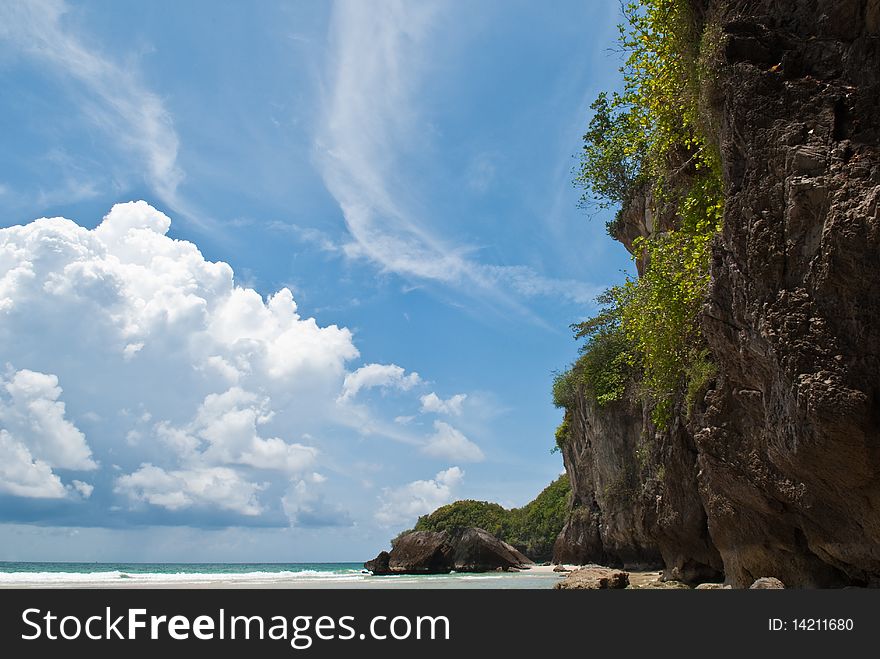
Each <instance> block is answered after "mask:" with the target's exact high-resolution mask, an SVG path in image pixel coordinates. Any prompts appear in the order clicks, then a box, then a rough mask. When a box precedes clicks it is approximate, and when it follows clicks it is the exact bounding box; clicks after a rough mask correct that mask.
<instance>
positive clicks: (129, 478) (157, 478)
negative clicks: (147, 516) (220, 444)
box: [114, 463, 262, 516]
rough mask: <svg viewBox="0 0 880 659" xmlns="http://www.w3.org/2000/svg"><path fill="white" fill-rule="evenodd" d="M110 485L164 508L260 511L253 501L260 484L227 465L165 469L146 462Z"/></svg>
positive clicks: (251, 512)
mask: <svg viewBox="0 0 880 659" xmlns="http://www.w3.org/2000/svg"><path fill="white" fill-rule="evenodd" d="M114 489H115V491H116V492H117V493H119V494H124V495H126V496H128V497H129V498H131V499H133V500H135V501H143V502H146V503H149V504H152V505H154V506H161V507H162V508H167V509H168V510H181V509H184V508H191V507H200V506H207V507H216V508H221V509H224V510H231V511H233V512H236V513H240V514H242V515H249V516H255V515H259V514H260V512H262V508H261V506H260V504H259V502H258V501H257V492H258V491H259V490H260V489H261V488H260V486H259V485H257V484H254V483H249V482H248V481H246V480H244V479H243V478H242V477H241V476H240V475H239V474H238V473H237V472H236V471H234V470H233V469H229V468H227V467H210V468H199V469H181V470H172V471H165V470H164V469H161V468H160V467H156V466H153V465H152V464H149V463H147V464H143V465H141V467H140V468H139V469H138V470H137V471H135V472H133V473H131V474H126V475H124V476H120V477H119V478H117V479H116V486H115V488H114Z"/></svg>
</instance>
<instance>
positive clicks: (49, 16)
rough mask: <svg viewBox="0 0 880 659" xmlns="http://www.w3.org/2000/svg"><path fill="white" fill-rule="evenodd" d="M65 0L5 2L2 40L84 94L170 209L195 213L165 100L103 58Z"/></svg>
mask: <svg viewBox="0 0 880 659" xmlns="http://www.w3.org/2000/svg"><path fill="white" fill-rule="evenodd" d="M68 13H69V8H68V6H67V4H66V3H65V2H64V1H63V0H31V1H29V2H16V1H15V0H0V41H4V42H6V43H7V44H9V45H11V46H12V47H13V48H14V49H15V50H16V51H17V52H18V53H20V54H22V55H24V56H27V57H29V58H31V59H33V60H35V61H38V62H40V63H42V64H45V65H46V66H48V67H49V69H50V70H51V71H52V73H54V74H55V75H57V76H58V77H60V78H61V79H63V80H64V81H65V82H72V83H74V84H75V86H76V87H77V90H76V91H78V92H79V108H78V109H79V110H80V112H82V113H83V115H84V116H86V117H87V118H88V119H89V120H90V121H91V122H92V123H93V124H94V125H95V126H97V127H99V128H100V129H101V130H102V131H104V132H105V134H106V135H107V136H108V137H109V138H110V139H111V140H113V142H114V143H115V144H118V145H121V146H122V147H123V148H124V149H125V150H127V151H128V152H129V153H130V154H131V155H132V156H134V157H135V158H139V159H142V160H143V164H142V168H143V171H144V178H145V179H146V182H147V183H148V184H149V185H150V186H151V188H152V189H153V191H154V192H155V193H156V195H157V196H158V197H159V198H160V199H161V200H162V201H163V202H164V203H165V204H167V205H168V206H170V207H171V208H173V209H174V210H176V211H178V213H183V214H185V215H188V216H190V217H191V216H192V213H191V212H190V211H189V210H188V209H187V208H186V206H187V205H186V203H185V202H184V200H183V199H181V198H180V196H179V194H178V186H179V185H180V183H181V182H182V181H183V178H184V174H183V171H182V169H181V168H180V166H179V164H178V161H177V156H178V150H179V147H180V140H179V139H178V135H177V132H176V130H175V128H174V122H173V120H172V117H171V115H170V113H169V112H168V110H167V109H166V108H165V105H164V103H163V101H162V99H161V97H160V96H159V95H158V94H156V93H155V92H154V91H152V90H150V89H149V88H147V87H146V86H145V85H144V84H143V82H142V81H141V80H140V77H139V75H138V73H137V71H135V70H134V69H132V68H131V67H130V66H124V65H122V64H120V63H118V62H115V61H114V60H113V59H111V58H110V57H107V56H105V55H104V54H102V53H101V52H100V51H99V50H98V49H96V48H95V47H94V46H93V45H92V44H91V43H90V42H89V39H88V38H87V37H86V35H83V34H79V33H78V32H77V30H76V29H75V28H74V27H73V26H72V25H70V24H69V21H67V20H66V18H65V16H66V14H68Z"/></svg>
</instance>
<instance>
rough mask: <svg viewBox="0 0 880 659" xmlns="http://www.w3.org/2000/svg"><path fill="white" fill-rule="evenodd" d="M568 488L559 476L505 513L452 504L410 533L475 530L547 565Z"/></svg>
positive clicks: (482, 505)
mask: <svg viewBox="0 0 880 659" xmlns="http://www.w3.org/2000/svg"><path fill="white" fill-rule="evenodd" d="M570 492H571V487H570V485H569V482H568V476H565V475H563V476H560V477H559V478H557V479H556V480H555V481H553V482H552V483H551V484H550V485H548V486H547V487H546V488H545V489H544V490H543V491H542V492H541V493H540V494H539V495H538V496H537V497H535V499H534V500H533V501H531V502H530V503H527V504H526V505H525V506H523V507H522V508H513V509H511V510H508V509H506V508H503V507H502V506H499V505H498V504H497V503H489V502H488V501H473V500H466V501H456V502H454V503H450V504H448V505H446V506H442V507H440V508H438V509H437V510H435V511H434V512H433V513H431V514H430V515H422V516H421V517H419V520H418V522H416V526H415V528H414V529H413V530H415V531H445V530H449V529H454V528H458V527H464V526H476V527H479V528H481V529H484V530H486V531H488V532H489V533H491V534H493V535H495V536H496V537H498V538H500V539H501V540H504V541H505V542H507V543H510V544H511V545H513V546H514V547H516V548H517V549H518V550H520V551H521V552H522V553H524V554H525V555H526V556H528V557H529V558H531V559H532V560H535V561H549V560H550V557H551V554H552V553H553V543H554V542H555V541H556V536H557V535H559V532H560V531H561V530H562V526H563V524H565V517H566V513H567V512H568V498H569V493H570Z"/></svg>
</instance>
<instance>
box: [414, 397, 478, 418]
mask: <svg viewBox="0 0 880 659" xmlns="http://www.w3.org/2000/svg"><path fill="white" fill-rule="evenodd" d="M466 399H467V394H455V395H454V396H452V397H451V398H447V399H446V400H443V399H442V398H440V396H438V395H437V394H435V393H434V392H433V391H432V392H431V393H429V394H425V395H424V396H422V397H421V398H419V400H420V401H421V402H422V412H433V413H435V414H452V415H454V416H460V415H461V407H462V405H463V404H464V401H465V400H466Z"/></svg>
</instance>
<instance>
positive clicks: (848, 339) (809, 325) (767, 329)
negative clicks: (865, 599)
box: [554, 0, 880, 587]
mask: <svg viewBox="0 0 880 659" xmlns="http://www.w3.org/2000/svg"><path fill="white" fill-rule="evenodd" d="M689 9H690V11H691V12H692V14H693V16H695V17H696V20H697V21H698V23H699V24H700V25H701V26H702V28H704V29H705V28H706V26H707V25H710V21H711V25H712V26H713V29H716V30H717V39H718V40H719V44H718V45H719V47H718V49H717V52H718V53H719V54H718V59H717V61H716V62H715V67H716V68H715V73H716V75H715V77H714V82H713V85H712V86H711V87H709V88H706V89H704V90H701V99H700V100H701V107H702V111H703V112H704V113H705V115H706V117H707V119H706V122H705V123H706V125H707V126H709V127H711V128H710V132H711V134H710V135H709V136H708V139H709V141H710V142H712V143H713V145H714V146H715V147H717V149H718V152H719V154H720V176H721V183H722V186H723V196H724V213H723V228H722V230H721V232H720V233H719V234H718V235H716V236H715V237H714V238H713V239H712V242H711V246H710V262H709V266H708V267H709V271H708V272H709V282H708V291H707V292H706V294H705V296H704V300H703V304H702V307H701V310H700V312H699V318H698V323H699V327H700V330H701V335H702V340H704V341H705V345H706V347H707V349H708V352H709V355H710V359H711V361H712V363H713V364H714V376H712V377H710V378H707V379H706V382H705V383H703V384H702V385H701V386H700V388H699V391H697V392H696V396H695V397H693V396H692V398H693V399H692V400H690V401H686V400H685V395H684V393H683V392H681V391H679V392H677V393H676V394H675V395H674V396H673V400H672V402H671V410H672V412H671V419H670V420H669V421H668V423H666V424H663V425H662V427H658V426H657V425H656V424H655V423H654V421H653V419H652V415H651V413H650V411H651V407H652V403H651V402H646V401H644V400H642V399H640V397H639V396H638V395H637V393H636V390H637V389H638V385H639V383H638V378H634V379H633V382H631V384H630V385H629V388H628V393H627V395H625V396H623V397H621V399H620V400H617V401H613V402H610V403H605V404H599V403H598V402H597V401H596V400H595V398H594V397H591V396H590V395H589V394H588V392H586V391H585V390H584V389H583V388H581V389H580V390H579V391H578V395H576V396H575V397H574V400H573V401H572V402H571V403H570V404H568V405H566V413H565V414H566V416H565V420H566V423H565V424H564V425H566V436H565V438H564V441H563V443H562V450H563V458H564V462H565V468H566V471H567V473H568V475H569V478H570V480H571V485H572V502H573V503H572V510H571V512H570V515H569V519H568V520H567V523H566V526H565V527H564V528H563V530H562V532H561V533H560V535H559V537H558V539H557V542H556V545H555V549H554V554H555V560H562V561H574V562H601V563H609V564H614V565H621V566H642V565H655V564H657V565H659V564H662V565H663V566H664V567H665V570H666V574H667V576H668V577H670V578H677V579H682V580H687V581H699V580H706V579H710V578H712V577H720V576H722V574H723V576H724V578H725V579H726V581H727V582H728V583H731V584H733V585H735V586H741V587H745V586H748V585H749V584H750V583H752V581H754V580H755V579H756V578H758V577H763V576H774V577H778V578H779V579H781V580H782V581H783V582H784V583H785V584H786V585H789V586H802V587H815V586H818V587H826V586H845V585H877V583H878V581H880V476H878V470H880V286H878V281H880V280H878V271H880V153H878V148H880V144H878V141H880V112H878V111H877V107H878V106H877V102H878V101H877V99H878V98H880V0H811V1H806V2H799V3H778V2H775V1H771V0H752V1H747V2H732V1H721V0H717V1H716V0H711V1H709V0H707V1H700V0H695V1H694V2H692V3H690V7H689ZM639 194H640V195H642V196H638V195H637V196H636V197H635V198H633V199H631V200H630V201H629V203H627V204H625V211H624V212H623V213H622V214H621V215H620V219H619V220H618V222H617V226H616V227H615V235H616V236H617V237H618V238H619V239H620V240H621V241H622V242H623V243H624V244H626V246H627V248H628V249H630V250H631V251H632V250H633V249H634V248H633V239H634V238H635V237H637V236H647V237H649V238H650V237H651V236H652V235H653V234H654V233H655V232H656V231H657V230H659V229H657V227H664V226H668V225H669V224H670V220H669V218H660V219H656V217H654V216H656V215H657V211H656V210H655V209H654V207H653V204H652V202H651V200H650V198H646V197H645V196H644V192H643V191H642V192H641V193H639ZM664 212H665V211H664ZM652 215H653V216H652ZM639 266H640V267H639V272H640V273H641V272H642V270H643V264H642V263H640V264H639ZM692 394H693V392H692Z"/></svg>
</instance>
